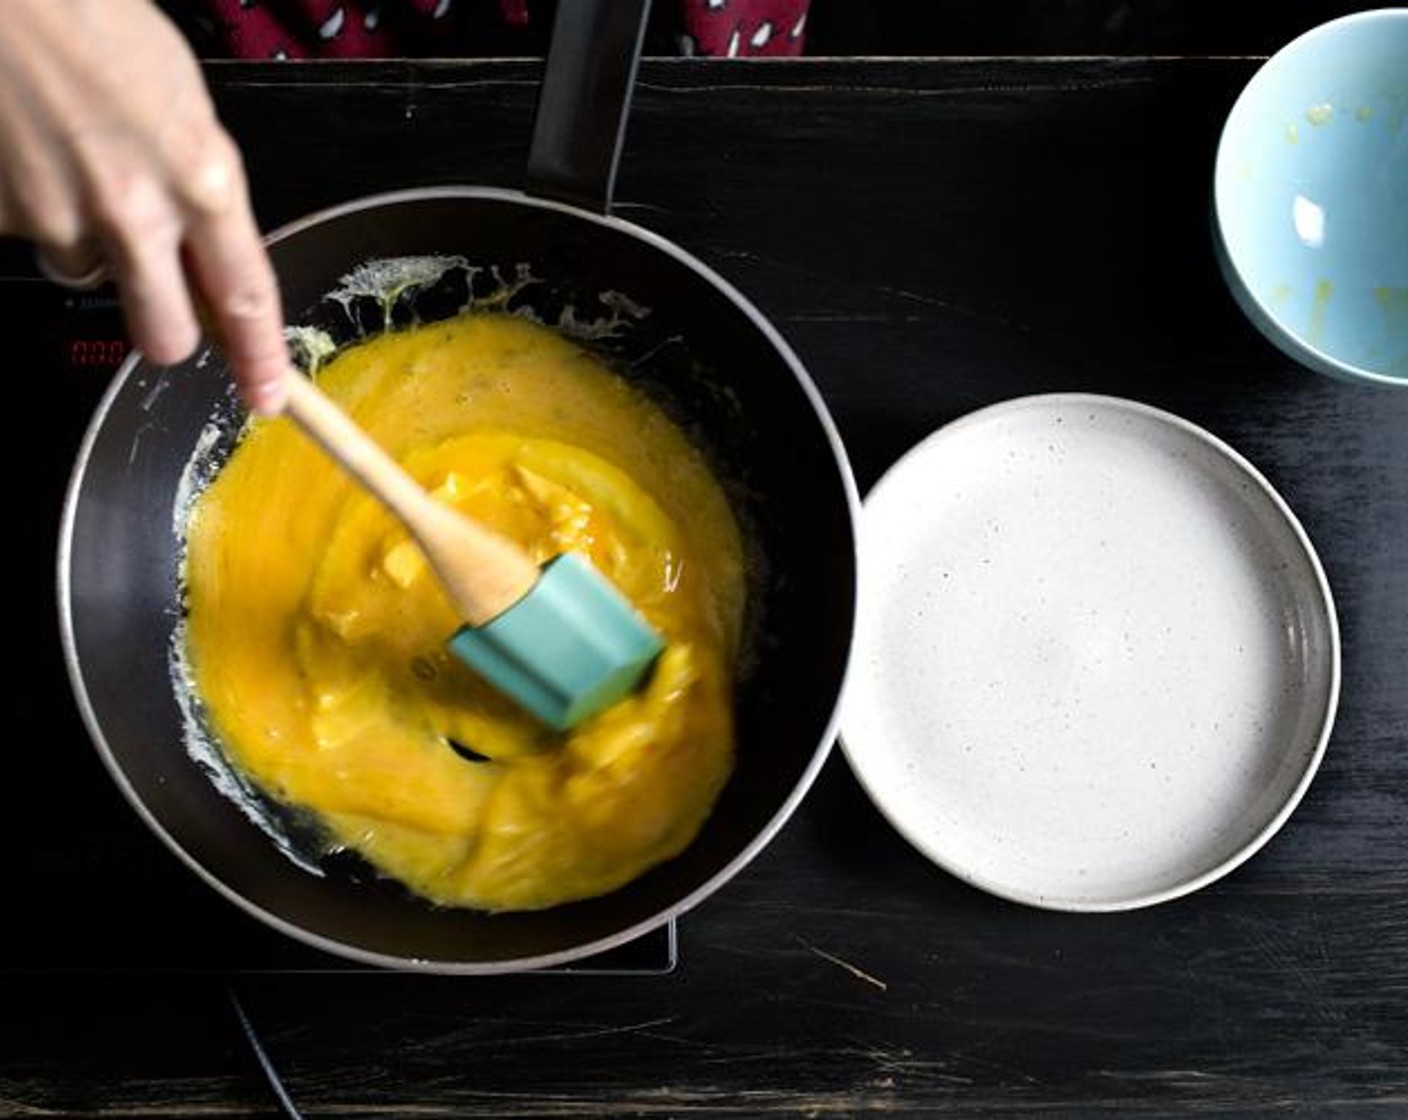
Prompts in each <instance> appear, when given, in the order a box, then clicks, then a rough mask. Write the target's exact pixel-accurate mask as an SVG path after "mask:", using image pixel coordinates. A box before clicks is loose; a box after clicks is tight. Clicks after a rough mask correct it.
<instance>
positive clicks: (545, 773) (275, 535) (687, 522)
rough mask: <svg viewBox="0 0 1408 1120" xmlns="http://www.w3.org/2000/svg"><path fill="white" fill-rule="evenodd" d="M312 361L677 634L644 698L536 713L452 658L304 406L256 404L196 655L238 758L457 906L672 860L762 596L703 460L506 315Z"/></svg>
mask: <svg viewBox="0 0 1408 1120" xmlns="http://www.w3.org/2000/svg"><path fill="white" fill-rule="evenodd" d="M318 383H319V385H320V386H321V387H322V388H323V389H324V390H325V391H326V392H327V393H328V394H329V395H330V396H332V397H333V398H334V399H336V400H337V401H339V403H340V404H341V405H342V406H343V408H344V409H346V410H347V411H348V412H349V413H350V414H351V415H352V417H353V418H354V419H355V420H356V421H357V422H358V423H360V424H361V425H362V426H363V427H364V428H366V429H367V430H368V431H369V432H370V434H371V435H372V436H373V437H374V438H375V439H376V440H378V441H379V442H380V443H381V444H382V445H383V446H384V447H385V448H386V449H387V450H388V451H389V452H390V453H391V454H392V455H393V456H394V457H395V458H397V459H398V460H399V461H400V462H401V463H402V464H403V465H404V466H405V467H406V469H407V470H408V471H410V473H411V474H412V475H414V476H415V477H416V478H417V479H419V480H420V481H421V483H422V484H423V485H425V486H426V487H427V488H428V489H430V490H431V491H432V492H433V493H435V494H436V495H437V496H438V497H439V498H440V499H441V500H443V501H445V502H448V503H450V504H452V505H453V506H455V507H456V508H458V509H461V510H463V511H464V512H466V513H468V514H470V515H472V516H474V517H476V518H478V519H480V520H482V521H483V522H485V523H487V524H489V525H491V526H493V527H495V528H497V529H498V530H500V531H501V532H503V533H505V534H507V535H509V536H511V537H512V538H514V539H515V540H517V541H519V542H520V543H522V544H523V545H525V546H527V547H528V549H529V550H530V551H531V553H532V554H533V555H534V557H535V558H536V559H537V560H539V561H540V562H541V561H545V560H547V559H549V558H550V557H552V556H554V555H556V554H558V553H560V552H563V551H568V550H573V551H578V552H581V553H583V554H585V555H586V556H588V557H589V558H590V560H591V561H592V563H593V564H594V565H596V567H597V568H598V569H599V570H600V571H602V572H603V573H604V574H605V575H607V576H608V577H609V578H610V579H611V580H613V581H614V582H615V583H616V585H617V586H618V587H619V588H620V589H621V590H622V591H623V592H624V593H625V594H626V595H627V597H628V598H630V599H631V601H632V602H633V603H634V604H635V605H636V606H637V608H638V609H639V610H640V611H641V613H642V614H643V615H644V616H645V618H646V619H647V621H648V622H649V623H650V625H651V626H653V627H654V628H655V629H656V630H657V631H658V632H659V633H660V634H661V635H662V636H663V637H664V638H665V639H666V642H667V647H666V650H665V652H664V653H663V654H662V655H661V657H660V659H659V661H658V662H657V664H656V666H655V669H654V671H653V673H652V674H651V676H650V677H649V678H648V680H647V682H646V684H645V685H644V686H643V688H642V689H641V690H640V692H639V693H638V694H637V695H635V696H632V697H630V698H628V699H626V700H624V701H622V702H621V703H620V704H618V705H616V706H614V707H613V708H611V709H609V710H607V711H606V712H603V713H601V714H600V715H598V716H596V717H593V718H592V719H590V720H587V721H586V722H584V723H582V724H580V725H579V726H577V727H576V728H574V729H573V730H571V731H569V732H566V733H558V732H553V731H550V730H548V729H546V728H544V727H543V726H541V725H539V724H538V723H537V722H535V721H534V720H533V718H532V717H531V716H529V715H527V714H526V713H524V712H522V711H520V710H519V709H518V708H517V707H516V706H515V705H514V704H513V703H512V702H511V701H510V700H508V699H506V698H504V697H502V696H500V695H499V694H497V693H496V692H495V691H493V690H492V689H491V688H490V687H489V686H488V685H486V684H485V683H484V682H483V681H481V680H479V679H478V678H477V677H475V676H474V675H473V673H472V672H471V671H470V670H469V669H467V668H466V667H465V666H463V665H462V664H460V663H459V662H458V661H457V660H456V659H455V658H454V657H453V655H452V654H450V653H449V652H448V650H447V648H446V646H445V641H446V639H447V638H448V637H449V636H450V635H451V634H452V633H453V632H454V630H455V629H456V628H457V627H458V625H459V620H458V619H457V618H456V617H455V616H454V613H453V611H452V609H451V608H450V606H449V604H448V603H447V601H446V600H445V598H444V596H443V594H442V592H441V590H440V587H439V584H438V583H437V581H436V579H435V577H434V574H433V572H432V571H431V570H430V569H429V568H428V566H427V564H426V562H425V560H424V559H423V557H422V556H421V553H420V551H419V549H418V548H417V547H416V546H415V544H414V543H413V542H412V541H411V540H410V539H409V537H408V535H407V533H406V531H405V530H404V529H403V528H402V527H401V525H400V524H399V523H398V522H397V521H396V520H394V518H393V517H392V515H391V514H389V513H387V512H386V511H385V510H384V509H383V508H382V507H381V506H380V505H379V504H378V503H377V502H376V500H375V499H373V498H371V497H370V496H368V495H367V494H365V493H363V492H362V491H361V490H360V489H358V488H357V487H356V486H355V484H353V483H352V482H350V481H349V479H348V478H347V477H346V476H345V475H344V474H343V472H342V471H341V469H340V468H339V467H337V466H336V465H335V464H334V463H333V461H332V460H331V459H329V458H328V457H327V456H325V455H324V454H323V452H322V451H321V450H320V449H318V448H317V447H316V446H315V445H314V444H313V443H312V442H311V441H310V440H309V439H308V438H307V437H306V436H305V435H303V434H302V433H301V432H300V431H299V430H298V429H297V428H295V427H294V426H293V423H292V421H290V420H287V419H277V420H271V421H270V420H261V421H256V422H254V423H253V424H252V426H251V428H250V430H249V431H248V433H247V434H246V435H245V436H244V438H243V439H242V440H241V442H240V444H239V445H238V446H237V448H236V449H235V451H234V453H233V454H232V456H231V457H230V459H229V461H228V463H227V464H226V465H225V466H224V467H223V468H222V469H221V471H220V473H219V474H218V475H217V476H216V478H215V479H214V481H213V482H212V483H211V485H210V486H209V487H208V488H207V489H206V490H205V491H204V492H203V493H202V494H201V495H200V496H199V497H198V498H197V499H196V500H195V502H194V503H193V505H192V509H191V513H190V518H189V522H188V525H187V529H186V544H187V557H186V570H185V583H186V588H185V590H186V601H187V606H188V612H189V613H188V619H187V628H186V649H185V654H186V662H187V666H188V670H189V675H190V678H191V684H192V687H193V688H194V690H195V693H196V695H197V696H198V697H199V698H200V700H201V702H202V703H203V705H204V706H205V709H206V713H207V716H208V719H209V721H210V723H211V726H212V727H213V729H214V731H215V733H216V735H217V737H218V738H219V740H220V743H221V747H222V749H223V750H224V752H225V754H226V755H227V757H228V758H229V759H230V760H231V762H232V763H233V764H234V765H235V766H236V767H237V768H238V769H239V770H240V771H242V772H243V773H244V774H245V775H247V776H248V777H250V778H252V779H253V780H254V781H255V782H256V783H257V784H258V785H259V786H260V787H261V788H262V789H264V790H265V791H267V792H268V793H269V794H270V795H272V796H273V797H275V798H277V799H278V800H280V801H282V802H285V803H288V804H291V805H295V806H299V807H301V808H303V809H305V810H308V811H310V812H311V813H313V814H315V816H316V817H317V818H318V819H320V820H321V821H322V822H324V823H325V824H326V827H327V829H328V831H329V833H330V836H331V839H332V842H333V844H334V846H342V847H346V848H350V849H354V850H356V851H357V852H359V853H361V854H362V855H363V856H364V857H366V859H368V860H369V861H370V862H371V863H372V864H374V865H375V866H377V867H378V868H379V869H380V870H382V871H383V872H384V873H386V874H387V875H390V876H392V877H394V878H396V879H398V880H400V881H401V882H403V883H404V884H405V885H406V886H408V887H409V888H410V889H411V890H413V891H415V892H416V893H418V894H420V895H422V896H424V897H426V898H428V899H431V900H433V901H435V902H438V903H442V904H447V905H453V906H467V907H474V908H479V909H486V910H527V909H538V908H542V907H547V906H552V905H556V904H558V903H561V902H565V901H569V900H572V899H579V898H587V897H591V896H594V895H598V894H602V893H605V892H607V891H610V890H613V889H615V888H616V887H618V886H621V885H622V884H624V883H626V882H628V881H629V880H631V879H633V878H635V877H636V876H638V875H640V874H641V873H642V872H644V871H645V870H646V869H648V868H650V867H651V866H653V865H655V864H657V863H659V862H661V861H663V860H666V859H668V858H670V857H672V856H674V855H676V854H678V853H679V852H680V851H681V850H682V849H683V848H684V847H685V846H686V845H687V844H688V843H689V842H690V841H691V840H692V839H693V838H694V836H695V835H696V833H697V832H698V830H699V828H700V826H701V825H702V824H703V822H704V820H705V818H706V817H707V815H708V814H709V812H710V810H711V808H712V806H713V804H714V801H715V798H716V797H717V795H718V793H719V791H720V790H721V788H722V787H723V785H724V782H725V781H726V779H727V777H728V775H729V773H730V771H731V768H732V763H733V750H734V745H733V744H734V735H733V711H732V699H731V689H732V671H733V666H734V661H735V658H736V655H737V644H738V641H739V625H740V618H741V613H742V609H743V600H744V593H745V588H744V568H743V553H742V544H741V540H740V536H739V532H738V528H737V525H736V523H735V522H734V520H733V517H732V514H731V512H730V510H729V507H728V504H727V501H726V499H725V497H724V495H723V493H722V491H721V489H720V487H719V485H718V483H717V481H716V480H715V478H714V477H713V476H712V474H711V473H710V471H709V469H708V467H707V466H706V464H705V463H704V461H703V458H702V457H701V456H700V455H699V454H698V452H697V451H696V450H695V449H694V448H693V447H692V446H691V445H690V443H689V442H688V441H687V439H686V438H685V436H684V434H683V433H682V432H681V431H680V429H679V428H678V427H676V426H675V425H674V424H673V423H672V422H671V421H670V420H669V419H668V418H667V417H666V416H665V415H664V414H663V413H662V412H661V411H660V410H659V408H658V407H657V406H655V405H654V404H653V403H652V402H650V401H649V400H647V399H646V398H645V397H644V396H642V395H641V394H640V393H639V392H638V391H636V390H634V389H632V388H631V387H630V386H628V385H627V384H626V383H625V382H624V381H623V380H622V379H621V378H619V377H618V376H616V375H615V374H613V373H612V372H610V371H609V370H607V369H606V368H605V367H604V366H603V365H602V364H600V362H599V361H598V360H597V359H596V358H594V357H593V356H592V355H590V354H589V353H588V352H586V351H585V350H583V349H581V348H580V347H578V346H577V345H575V344H574V343H572V342H570V341H568V340H567V339H566V338H564V337H563V336H561V335H559V334H558V333H556V332H555V331H552V330H550V329H548V328H546V327H542V326H539V325H537V324H535V323H531V322H528V321H526V320H524V319H522V318H517V317H513V316H509V315H505V314H498V313H479V312H476V313H470V314H466V315H463V316H461V317H459V318H457V319H453V320H450V321H447V322H443V323H437V324H433V325H429V326H420V327H416V328H412V329H407V330H403V331H399V332H392V333H387V334H383V335H380V336H378V337H376V338H374V339H372V340H370V341H367V342H363V343H360V344H358V345H356V346H354V347H351V348H348V349H346V350H344V351H342V352H341V353H340V354H338V355H337V356H336V357H335V358H333V359H332V360H331V361H330V362H329V363H328V364H327V365H326V367H325V368H324V369H322V370H321V371H320V373H319V375H318ZM455 745H458V746H459V747H460V748H461V749H462V750H466V753H468V752H472V754H471V756H470V757H469V758H466V757H465V756H464V754H462V753H460V752H458V751H457V750H456V749H455ZM475 756H477V757H478V759H482V761H481V760H476V758H475Z"/></svg>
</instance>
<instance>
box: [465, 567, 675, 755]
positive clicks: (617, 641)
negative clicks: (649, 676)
mask: <svg viewBox="0 0 1408 1120" xmlns="http://www.w3.org/2000/svg"><path fill="white" fill-rule="evenodd" d="M449 647H450V651H451V652H452V653H454V654H455V656H456V657H458V658H459V659H460V660H461V661H463V662H464V663H465V664H466V665H468V666H469V667H470V668H471V669H473V670H474V671H475V672H476V673H478V674H479V675H480V676H482V677H484V678H485V679H486V680H487V681H488V682H489V683H490V684H492V685H494V686H495V687H496V688H497V689H499V690H500V691H501V692H503V693H505V694H506V695H508V696H510V697H511V698H513V699H514V700H516V701H517V702H518V703H519V704H521V705H522V706H523V707H524V708H526V709H527V710H528V711H529V712H531V713H532V714H533V715H534V716H536V717H537V718H538V719H540V720H541V721H542V722H544V723H546V724H547V725H548V726H550V727H554V728H557V729H558V730H559V731H565V730H567V729H568V728H570V727H573V726H574V725H576V724H577V723H580V722H581V721H582V720H584V719H586V718H587V717H588V716H591V715H595V714H596V713H597V712H600V711H602V710H603V709H604V708H607V707H610V706H611V705H612V704H614V703H616V702H617V701H618V700H621V699H624V698H625V697H626V696H628V695H629V694H630V693H631V692H632V691H634V690H635V688H636V686H637V685H638V684H640V682H641V679H642V678H643V677H644V676H645V674H646V673H647V672H648V671H649V670H650V667H651V665H653V664H654V662H655V659H656V658H657V657H658V656H659V655H660V652H661V650H663V649H664V648H665V643H664V642H663V641H662V640H661V638H660V636H659V635H658V634H656V633H655V631H653V630H652V629H651V628H650V627H649V626H647V625H646V623H645V621H644V619H642V618H641V617H640V615H639V614H637V613H636V611H635V608H634V607H632V606H631V604H630V603H629V602H628V601H627V600H626V599H625V598H624V597H623V596H622V595H621V594H620V592H618V591H617V590H616V588H615V587H613V586H612V585H611V584H610V583H609V582H608V581H607V580H606V579H605V578H604V577H603V576H602V575H601V574H600V573H598V572H597V571H596V569H595V568H593V567H592V566H591V565H590V564H589V563H588V562H587V561H586V560H584V559H582V558H581V557H579V556H577V555H575V554H573V553H570V552H569V553H563V554H562V555H561V556H558V557H556V558H554V559H553V560H551V561H549V562H548V563H547V564H545V565H544V566H543V570H542V574H541V575H540V576H539V577H538V582H537V583H536V584H534V585H533V588H532V590H530V591H529V592H528V594H526V595H524V596H523V598H521V599H520V600H519V601H518V602H516V603H514V604H513V606H511V607H509V608H508V609H507V610H506V611H504V612H503V613H502V614H500V615H499V616H498V617H496V618H494V619H491V620H490V621H489V622H486V623H483V624H482V625H479V626H463V627H461V628H460V629H459V631H458V632H456V633H455V635H454V636H453V637H452V638H451V639H450V641H449Z"/></svg>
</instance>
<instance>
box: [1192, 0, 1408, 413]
mask: <svg viewBox="0 0 1408 1120" xmlns="http://www.w3.org/2000/svg"><path fill="white" fill-rule="evenodd" d="M1405 116H1408V8H1394V9H1381V10H1375V11H1366V12H1360V13H1356V14H1354V15H1349V16H1344V17H1342V18H1339V19H1335V20H1331V21H1330V22H1328V23H1325V24H1321V25H1320V26H1318V27H1316V28H1313V29H1312V30H1310V31H1308V32H1306V33H1305V34H1303V35H1301V36H1300V37H1299V38H1297V39H1294V40H1293V41H1292V42H1290V43H1289V44H1287V45H1286V46H1285V47H1283V48H1282V49H1281V50H1279V51H1278V52H1277V53H1276V54H1274V55H1273V56H1272V57H1271V58H1270V59H1269V60H1268V61H1267V62H1266V63H1265V64H1263V65H1262V66H1261V68H1260V69H1258V70H1257V72H1256V73H1255V74H1254V75H1253V76H1252V78H1251V80H1250V81H1249V82H1248V83H1247V85H1246V87H1245V88H1244V89H1243V90H1242V93H1241V94H1240V96H1239V97H1238V98H1237V100H1236V102H1235V103H1234V105H1233V107H1232V110H1231V113H1230V114H1229V115H1228V118H1227V121H1226V123H1225V125H1224V127H1223V130H1222V135H1221V139H1220V141H1219V144H1218V149H1217V158H1216V166H1215V171H1214V182H1213V219H1214V220H1213V225H1214V235H1215V236H1214V242H1215V245H1216V249H1217V253H1218V259H1219V263H1220V265H1221V267H1222V270H1223V274H1224V276H1225V277H1226V279H1227V282H1228V284H1229V286H1230V287H1231V290H1232V294H1233V295H1234V296H1235V297H1236V299H1237V301H1238V303H1239V304H1240V305H1241V307H1242V309H1243V310H1244V311H1245V312H1246V314H1247V315H1248V316H1249V317H1250V319H1251V321H1252V322H1253V323H1255V324H1256V326H1257V327H1258V328H1260V330H1261V331H1262V332H1263V333H1264V334H1265V335H1266V336H1267V337H1268V338H1269V339H1270V340H1271V341H1272V342H1273V343H1275V344H1276V345H1277V346H1278V347H1280V349H1281V350H1282V351H1284V352H1285V353H1286V354H1288V355H1289V356H1290V357H1292V358H1294V359H1295V360H1296V361H1297V362H1299V363H1301V364H1302V365H1304V366H1306V367H1308V368H1310V369H1313V370H1317V371H1319V372H1322V373H1327V374H1331V375H1333V376H1337V377H1341V378H1346V379H1349V380H1351V381H1356V382H1372V383H1376V384H1381V385H1395V386H1400V387H1408V126H1405Z"/></svg>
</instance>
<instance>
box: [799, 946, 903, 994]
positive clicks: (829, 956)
mask: <svg viewBox="0 0 1408 1120" xmlns="http://www.w3.org/2000/svg"><path fill="white" fill-rule="evenodd" d="M797 943H798V944H799V945H801V946H802V948H804V949H806V950H807V951H808V952H812V953H815V954H816V955H817V956H818V957H820V958H821V959H822V960H824V961H830V962H831V963H832V964H834V965H836V966H837V967H838V968H844V969H845V970H846V971H847V972H849V973H850V974H851V975H852V976H854V977H855V978H856V979H857V980H864V981H865V982H866V983H867V984H873V985H874V986H875V987H877V988H879V989H880V990H881V991H882V992H887V991H889V990H890V985H888V984H887V983H885V981H883V980H880V979H877V978H876V977H874V976H871V975H870V973H868V972H866V971H865V970H864V969H860V968H857V967H856V966H855V965H853V964H851V962H850V961H848V960H844V959H842V958H841V957H838V956H836V954H835V953H828V952H827V951H826V950H825V949H818V948H817V947H816V946H815V945H813V944H811V943H810V942H808V941H804V940H802V938H800V937H799V938H797Z"/></svg>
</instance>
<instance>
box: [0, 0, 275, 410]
mask: <svg viewBox="0 0 1408 1120" xmlns="http://www.w3.org/2000/svg"><path fill="white" fill-rule="evenodd" d="M4 7H5V11H4V12H3V18H2V19H0V234H13V235H17V236H20V237H25V238H28V239H30V240H32V241H34V242H35V243H36V245H37V246H38V248H39V250H40V251H41V252H42V253H44V254H45V256H46V257H47V258H48V261H49V262H50V263H51V265H52V266H53V267H55V268H56V269H58V270H60V271H62V272H63V273H65V274H72V275H78V274H82V273H84V272H86V271H88V270H90V269H92V268H93V267H94V266H95V265H99V264H104V263H106V264H107V266H108V267H109V268H110V269H111V270H112V274H113V276H114V279H115V280H116V282H117V288H118V293H119V295H120V297H121V300H122V306H123V312H124V314H125V317H126V322H127V329H128V332H129V333H130V335H131V337H132V341H133V343H134V344H135V345H136V346H137V347H138V348H139V349H140V350H142V352H143V353H144V354H146V356H147V357H148V358H150V359H151V360H152V361H154V362H157V363H160V364H163V365H167V364H172V363H175V362H179V361H182V360H184V359H186V358H188V357H190V356H191V354H192V353H193V352H194V351H195V348H196V346H197V345H198V344H199V342H200V337H201V331H200V327H199V325H198V322H197V316H196V311H195V308H196V306H200V307H202V308H203V309H204V310H203V313H204V314H205V315H206V317H207V318H208V320H209V323H208V325H209V327H210V329H211V331H212V333H213V334H214V335H215V336H216V337H217V338H219V340H220V342H221V344H222V346H223V347H224V349H225V352H226V354H227V356H228V358H229V361H230V364H231V368H232V370H233V374H234V378H235V382H236V384H237V385H238V386H239V389H240V392H241V395H242V396H243V397H244V400H245V402H246V403H247V404H248V405H249V406H250V407H251V408H252V409H254V410H255V411H257V412H260V413H262V414H265V415H272V414H274V413H277V412H278V411H279V410H280V409H282V407H283V403H284V372H285V370H286V368H287V365H288V351H287V346H286V344H285V341H284V336H283V311H282V307H281V301H280V297H279V290H278V283H277V280H276V278H275V276H274V270H273V267H272V265H271V264H270V262H269V258H268V254H267V253H266V252H265V250H264V245H263V242H262V240H261V238H260V234H259V229H258V226H257V224H256V222H255V220H254V215H253V213H252V211H251V209H250V204H249V191H248V185H247V183H246V181H245V174H244V165H243V162H242V160H241V158H240V154H239V152H238V150H237V149H236V147H235V144H234V142H233V141H232V140H231V138H230V137H229V135H228V134H227V133H226V132H225V130H224V128H223V127H222V126H221V124H220V122H219V120H218V119H217V117H216V114H215V108H214V105H213V104H212V103H211V99H210V95H209V92H208V90H207V89H206V87H205V82H204V79H203V76H202V74H201V70H200V65H199V63H198V62H197V60H196V58H195V56H194V54H193V53H192V51H191V49H190V47H189V46H188V45H187V44H186V41H185V39H184V38H183V37H182V36H181V34H180V32H179V31H178V30H177V29H176V28H175V27H174V26H173V25H172V24H171V22H170V21H169V20H168V19H167V18H166V17H165V16H164V15H163V14H162V13H161V12H160V11H158V9H157V8H156V6H155V5H154V4H153V3H152V2H151V0H5V5H4Z"/></svg>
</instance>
